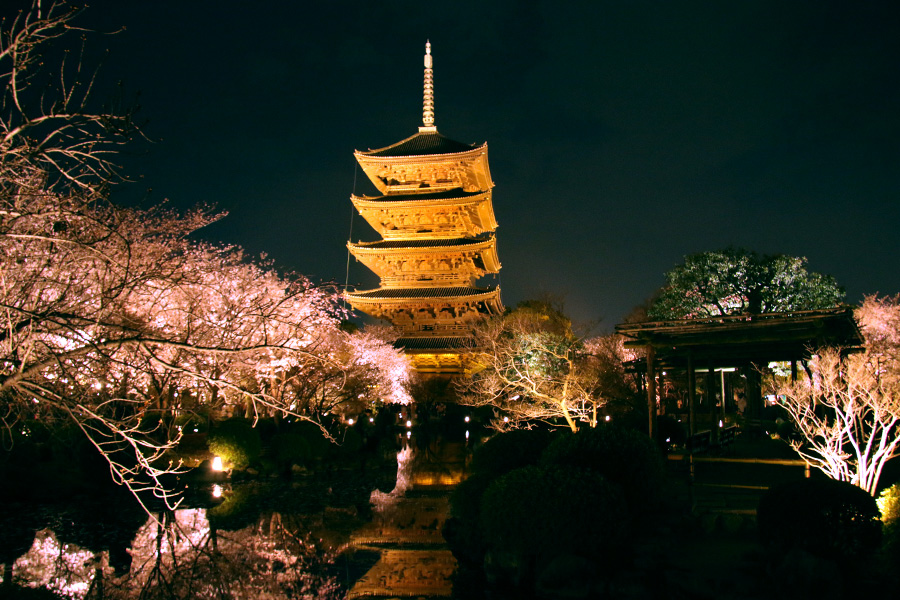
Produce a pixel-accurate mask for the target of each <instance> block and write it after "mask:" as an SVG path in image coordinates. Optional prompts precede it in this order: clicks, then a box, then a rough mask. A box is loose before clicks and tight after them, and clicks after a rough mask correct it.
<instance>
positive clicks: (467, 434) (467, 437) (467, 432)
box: [466, 429, 469, 439]
mask: <svg viewBox="0 0 900 600" xmlns="http://www.w3.org/2000/svg"><path fill="white" fill-rule="evenodd" d="M466 439H469V430H468V429H466Z"/></svg>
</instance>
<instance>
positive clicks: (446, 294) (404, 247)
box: [345, 44, 503, 372]
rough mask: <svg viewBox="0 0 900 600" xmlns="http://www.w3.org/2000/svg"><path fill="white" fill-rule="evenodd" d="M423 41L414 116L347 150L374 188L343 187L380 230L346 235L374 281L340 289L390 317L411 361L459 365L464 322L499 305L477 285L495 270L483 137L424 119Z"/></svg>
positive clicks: (428, 84)
mask: <svg viewBox="0 0 900 600" xmlns="http://www.w3.org/2000/svg"><path fill="white" fill-rule="evenodd" d="M432 81H433V71H432V58H431V44H426V54H425V91H424V101H423V118H422V123H423V124H422V126H421V127H419V131H418V133H416V134H414V135H412V136H410V137H408V138H406V139H403V140H401V141H399V142H397V143H395V144H391V145H390V146H385V147H384V148H379V149H375V150H367V151H356V152H355V153H354V155H355V157H356V160H357V161H358V162H359V164H360V166H361V167H362V169H363V171H364V172H365V173H366V175H367V176H368V177H369V179H370V180H371V181H372V183H373V184H374V185H375V187H376V188H377V189H378V191H379V192H381V194H382V195H381V196H357V195H353V196H351V200H352V202H353V205H354V206H355V207H356V209H357V210H358V211H359V213H360V214H361V215H362V216H363V217H364V218H365V219H366V221H368V222H369V224H370V225H372V227H373V228H374V229H375V231H376V232H378V234H379V235H380V236H381V237H382V239H381V240H378V241H374V242H352V241H351V242H349V243H348V244H347V246H348V248H349V250H350V252H351V253H352V254H353V255H354V256H355V257H356V258H357V259H358V260H359V261H361V262H362V263H363V264H365V265H366V266H367V267H368V268H369V269H371V270H372V271H374V272H375V273H376V274H377V275H378V276H379V277H380V278H381V284H380V286H379V287H378V288H376V289H371V290H359V291H355V292H348V293H347V294H346V295H345V296H346V298H347V300H348V301H349V302H350V304H351V305H352V306H353V307H354V308H356V309H359V310H361V311H363V312H365V313H367V314H370V315H372V316H375V317H380V318H384V319H387V320H389V321H391V322H392V323H393V324H394V325H396V326H398V327H399V328H400V329H401V330H402V332H403V337H402V338H401V339H400V340H399V341H398V346H399V347H402V348H404V349H405V350H406V351H407V353H408V354H410V355H411V356H412V357H413V359H414V362H415V366H416V368H417V369H418V370H420V371H424V372H455V371H460V370H462V369H463V365H462V364H461V363H460V351H459V349H460V348H463V347H465V346H466V345H467V344H468V343H469V339H470V336H469V334H470V331H471V326H472V323H474V322H475V321H477V320H478V319H479V318H481V317H483V316H487V315H491V314H498V313H500V312H502V310H503V305H502V303H501V301H500V289H499V287H496V286H495V287H490V286H488V287H477V286H476V283H477V281H478V280H479V279H480V278H482V277H483V276H485V275H489V274H496V273H497V272H498V271H499V270H500V261H499V258H498V256H497V242H496V237H495V236H494V234H493V232H494V230H495V229H496V228H497V222H496V219H495V218H494V212H493V206H492V198H491V190H492V188H493V186H494V183H493V181H492V180H491V174H490V168H489V166H488V159H487V144H486V143H481V144H466V143H462V142H457V141H454V140H452V139H450V138H447V137H445V136H443V135H441V134H440V133H438V131H437V126H436V125H435V124H434V88H433V83H432Z"/></svg>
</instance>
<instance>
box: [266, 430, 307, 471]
mask: <svg viewBox="0 0 900 600" xmlns="http://www.w3.org/2000/svg"><path fill="white" fill-rule="evenodd" d="M271 450H272V460H273V461H274V462H275V465H276V467H277V468H278V469H279V470H284V469H289V468H290V467H291V466H292V465H303V464H305V463H306V462H307V461H309V459H310V457H311V456H312V453H311V452H310V449H309V441H307V439H306V438H305V437H303V436H302V435H300V434H298V433H278V434H275V435H273V436H272V441H271Z"/></svg>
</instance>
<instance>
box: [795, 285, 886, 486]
mask: <svg viewBox="0 0 900 600" xmlns="http://www.w3.org/2000/svg"><path fill="white" fill-rule="evenodd" d="M857 320H858V321H859V323H860V327H861V329H862V332H863V335H864V337H865V339H866V350H865V352H863V353H859V354H851V355H849V356H842V355H841V352H840V351H839V350H834V349H829V350H822V351H820V352H819V353H818V354H817V355H816V356H813V358H812V360H811V361H810V362H809V365H808V371H809V374H810V376H809V377H807V378H804V379H803V380H800V381H798V382H795V383H792V384H786V385H784V386H782V387H781V389H779V391H778V393H779V395H780V397H781V398H782V401H783V405H784V407H785V408H786V409H787V411H788V413H789V414H790V416H791V419H792V421H793V422H794V424H795V425H796V427H797V429H798V430H799V432H800V436H801V439H800V440H797V441H792V442H791V445H792V446H793V447H794V449H795V450H797V452H798V453H800V455H801V456H802V457H803V459H804V460H805V461H807V462H808V463H809V464H810V465H812V466H814V467H816V468H818V469H820V470H821V471H823V472H824V473H825V474H826V475H828V476H829V477H832V478H833V479H838V480H841V481H847V482H850V483H852V484H854V485H857V486H859V487H861V488H863V489H864V490H866V491H868V492H869V493H870V494H872V495H874V494H875V493H876V491H877V489H878V480H879V477H880V476H881V473H882V470H883V468H884V465H885V464H886V463H887V462H888V461H889V460H890V459H891V458H893V457H895V456H897V455H898V454H900V429H898V428H900V297H893V298H877V297H875V296H870V297H868V298H866V300H865V301H864V302H863V304H862V306H861V307H860V308H859V309H858V310H857Z"/></svg>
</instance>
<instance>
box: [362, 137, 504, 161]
mask: <svg viewBox="0 0 900 600" xmlns="http://www.w3.org/2000/svg"><path fill="white" fill-rule="evenodd" d="M486 145H487V144H485V143H481V144H465V143H463V142H457V141H454V140H451V139H450V138H448V137H444V136H443V135H441V134H439V133H438V132H436V131H434V132H419V133H416V134H414V135H411V136H410V137H408V138H406V139H404V140H400V141H399V142H397V143H396V144H391V145H390V146H385V147H384V148H378V149H375V150H372V149H369V150H367V151H362V150H357V151H356V154H357V155H358V156H372V157H379V158H380V157H399V156H433V155H435V154H459V153H461V152H469V151H470V150H475V149H476V148H478V147H479V146H486Z"/></svg>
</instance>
